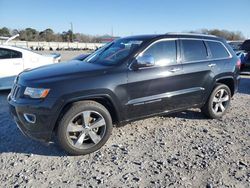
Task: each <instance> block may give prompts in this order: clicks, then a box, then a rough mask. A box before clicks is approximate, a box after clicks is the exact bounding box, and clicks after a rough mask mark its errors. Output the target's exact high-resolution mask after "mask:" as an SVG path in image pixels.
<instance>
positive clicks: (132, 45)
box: [84, 39, 143, 65]
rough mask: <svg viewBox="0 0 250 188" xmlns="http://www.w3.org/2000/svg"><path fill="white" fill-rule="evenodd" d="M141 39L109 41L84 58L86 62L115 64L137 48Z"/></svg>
mask: <svg viewBox="0 0 250 188" xmlns="http://www.w3.org/2000/svg"><path fill="white" fill-rule="evenodd" d="M142 42H143V40H136V39H118V40H116V41H114V42H111V43H109V44H107V45H105V46H103V47H102V48H100V49H98V50H97V51H96V52H94V53H93V54H91V55H90V56H88V57H87V58H86V59H84V61H85V62H88V63H98V64H104V65H115V64H118V63H119V62H120V61H121V60H123V59H125V58H127V57H128V56H129V55H130V54H131V53H133V52H134V51H135V50H137V49H138V48H139V46H140V45H141V44H142Z"/></svg>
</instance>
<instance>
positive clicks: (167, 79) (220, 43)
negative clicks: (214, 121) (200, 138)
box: [8, 33, 240, 155]
mask: <svg viewBox="0 0 250 188" xmlns="http://www.w3.org/2000/svg"><path fill="white" fill-rule="evenodd" d="M239 66H240V61H239V59H238V58H237V57H236V55H235V53H234V52H233V50H232V49H231V47H230V46H229V45H228V44H227V43H226V42H225V41H224V40H223V39H220V38H217V37H215V36H206V35H195V34H177V33H176V34H174V33H173V34H164V35H143V36H132V37H126V38H121V39H117V40H115V41H113V42H111V43H110V44H107V45H105V46H104V47H102V48H100V49H98V50H97V51H95V52H94V53H92V54H90V55H89V56H88V57H87V58H85V59H84V60H83V61H79V60H73V61H70V62H65V63H60V64H55V65H50V66H44V67H40V68H36V69H33V70H28V71H24V72H22V73H21V74H20V75H19V76H18V77H17V78H16V81H15V84H14V86H13V88H12V90H11V93H10V95H9V96H8V102H9V106H10V111H11V114H12V116H13V118H14V120H15V122H16V124H17V126H18V127H19V128H20V130H21V131H22V132H23V133H24V134H25V135H27V136H29V137H32V138H34V139H38V140H42V141H46V142H48V141H50V139H51V137H52V133H53V132H55V133H56V136H57V140H58V143H59V144H60V145H61V147H62V148H63V149H64V150H66V151H67V152H68V153H69V154H73V155H81V154H88V153H91V152H94V151H96V150H98V149H99V148H101V147H102V146H103V145H104V144H105V143H106V141H107V140H108V138H109V136H110V135H111V131H112V128H113V125H119V124H124V123H127V122H131V121H134V120H138V119H142V118H146V117H149V116H154V115H159V114H162V113H171V112H176V111H182V110H185V109H187V108H193V107H196V108H201V109H202V111H203V112H204V113H205V114H206V115H207V116H208V117H209V118H220V117H222V116H223V115H224V114H225V113H226V111H227V110H228V108H229V104H230V100H231V98H232V96H233V95H234V94H235V92H236V91H237V88H238V82H239V75H238V72H239Z"/></svg>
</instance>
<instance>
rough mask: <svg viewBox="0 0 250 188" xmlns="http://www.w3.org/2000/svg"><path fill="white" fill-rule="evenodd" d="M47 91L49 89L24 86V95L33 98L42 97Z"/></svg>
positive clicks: (45, 95)
mask: <svg viewBox="0 0 250 188" xmlns="http://www.w3.org/2000/svg"><path fill="white" fill-rule="evenodd" d="M49 91H50V89H44V88H31V87H26V88H25V91H24V95H26V96H29V97H31V98H33V99H43V98H45V97H47V95H48V94H49Z"/></svg>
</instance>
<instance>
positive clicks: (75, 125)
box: [57, 101, 113, 155]
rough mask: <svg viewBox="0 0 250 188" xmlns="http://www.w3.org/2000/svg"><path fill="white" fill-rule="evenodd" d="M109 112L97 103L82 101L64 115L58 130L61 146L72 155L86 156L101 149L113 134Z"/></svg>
mask: <svg viewBox="0 0 250 188" xmlns="http://www.w3.org/2000/svg"><path fill="white" fill-rule="evenodd" d="M112 128H113V125H112V119H111V116H110V114H109V112H108V110H107V109H106V108H105V107H104V106H103V105H101V104H99V103H97V102H95V101H81V102H77V103H75V104H73V106H72V107H71V108H70V109H69V110H68V111H67V112H66V113H65V114H64V116H63V118H62V119H61V120H60V122H59V125H58V129H57V139H58V143H59V145H60V146H61V147H62V148H63V149H64V150H65V151H66V152H67V153H69V154H71V155H86V154H89V153H92V152H94V151H97V150H98V149H100V148H101V147H102V146H103V145H104V144H105V143H106V142H107V140H108V139H109V137H110V135H111V133H112Z"/></svg>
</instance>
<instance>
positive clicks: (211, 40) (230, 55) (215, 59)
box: [179, 38, 233, 64]
mask: <svg viewBox="0 0 250 188" xmlns="http://www.w3.org/2000/svg"><path fill="white" fill-rule="evenodd" d="M179 39H180V40H201V41H210V42H217V43H220V44H222V46H223V47H224V48H225V49H226V51H227V53H228V55H229V56H228V57H223V58H212V57H211V58H207V59H203V60H195V61H184V60H182V63H183V64H184V63H198V62H206V61H218V60H227V59H231V58H232V57H233V56H232V54H231V53H230V51H229V50H228V49H227V47H226V46H225V44H223V42H221V41H219V40H213V39H197V38H179ZM208 48H209V50H210V47H209V46H208ZM211 55H212V54H211Z"/></svg>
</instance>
